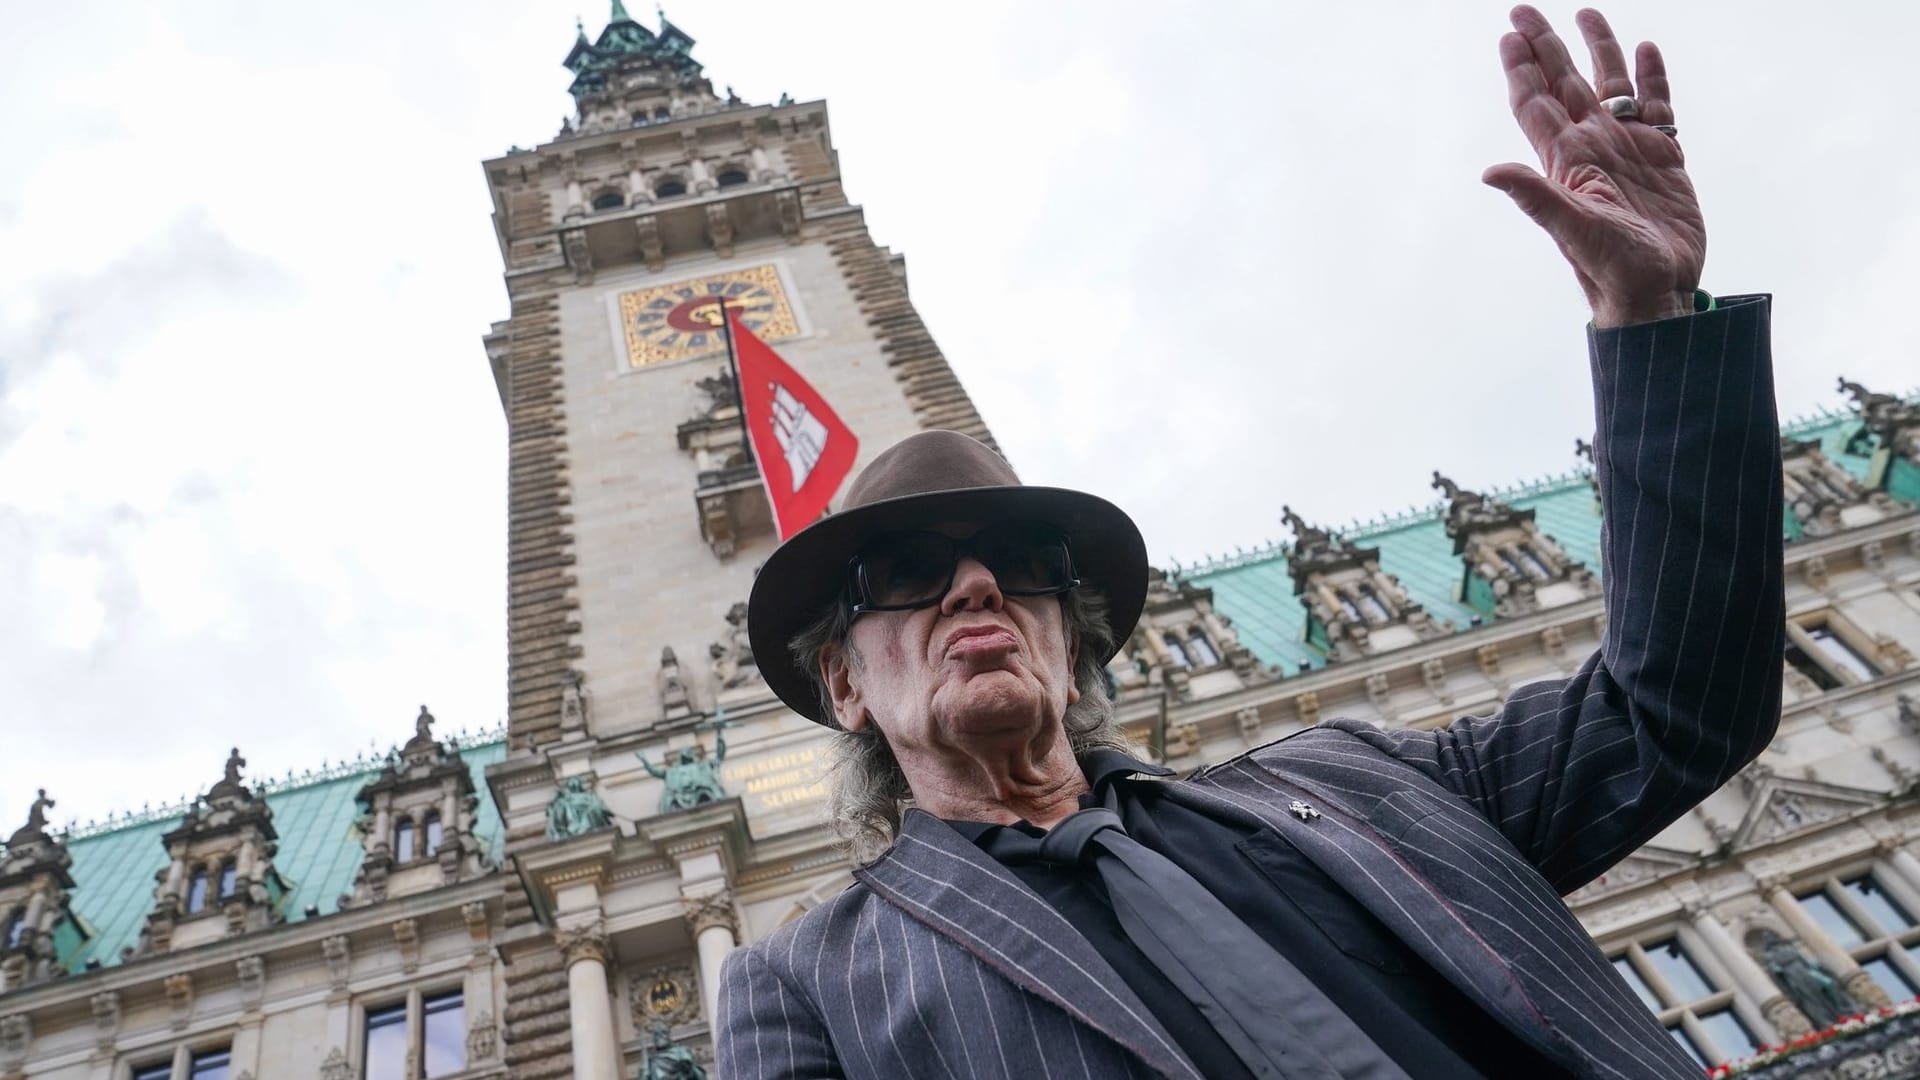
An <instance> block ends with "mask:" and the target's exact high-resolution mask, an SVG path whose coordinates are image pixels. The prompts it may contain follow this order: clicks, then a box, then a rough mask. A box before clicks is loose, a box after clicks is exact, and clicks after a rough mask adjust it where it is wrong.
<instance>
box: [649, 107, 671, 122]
mask: <svg viewBox="0 0 1920 1080" xmlns="http://www.w3.org/2000/svg"><path fill="white" fill-rule="evenodd" d="M653 119H654V122H655V123H659V122H660V121H662V120H671V119H673V110H672V109H669V108H667V107H666V106H665V105H656V106H654V109H653Z"/></svg>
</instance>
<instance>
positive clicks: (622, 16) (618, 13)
mask: <svg viewBox="0 0 1920 1080" xmlns="http://www.w3.org/2000/svg"><path fill="white" fill-rule="evenodd" d="M607 21H608V22H610V23H617V22H632V21H633V16H631V15H629V14H627V5H625V4H623V3H621V2H620V0H613V12H612V14H610V15H608V16H607Z"/></svg>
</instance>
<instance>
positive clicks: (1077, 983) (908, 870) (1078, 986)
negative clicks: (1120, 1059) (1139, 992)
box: [854, 810, 1199, 1080]
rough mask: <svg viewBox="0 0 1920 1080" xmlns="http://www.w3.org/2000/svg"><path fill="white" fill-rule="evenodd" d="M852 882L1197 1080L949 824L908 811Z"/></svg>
mask: <svg viewBox="0 0 1920 1080" xmlns="http://www.w3.org/2000/svg"><path fill="white" fill-rule="evenodd" d="M854 876H855V877H857V878H859V879H860V880H861V881H863V882H865V883H866V884H867V886H868V887H869V888H871V889H872V890H873V891H874V893H875V894H877V895H879V896H881V897H883V898H884V899H886V900H887V901H888V902H890V903H892V904H894V905H895V906H897V907H899V908H900V909H901V910H902V911H904V912H905V913H906V914H907V915H909V916H911V917H912V918H913V919H915V920H916V921H918V922H920V923H923V924H925V925H926V926H927V927H928V928H929V929H931V930H933V931H934V932H935V933H938V934H940V935H942V936H943V937H946V938H948V939H950V940H952V941H953V942H954V943H955V944H957V945H959V946H960V947H961V948H963V949H966V950H967V951H968V952H970V953H972V954H973V955H974V956H975V957H977V958H978V959H979V960H980V962H981V963H984V964H986V965H987V966H988V967H989V968H991V969H993V970H994V971H997V972H999V973H1000V974H1001V975H1003V976H1005V977H1006V978H1007V979H1009V980H1010V981H1012V982H1013V983H1015V984H1016V985H1018V986H1020V987H1023V988H1025V989H1026V990H1028V991H1030V992H1032V993H1034V994H1038V995H1039V996H1041V997H1043V998H1045V999H1047V1000H1048V1001H1051V1002H1052V1003H1053V1004H1055V1005H1057V1006H1059V1007H1060V1008H1061V1009H1064V1010H1065V1011H1066V1012H1067V1014H1068V1015H1070V1016H1073V1017H1075V1018H1077V1019H1078V1020H1080V1021H1081V1022H1082V1023H1084V1024H1086V1025H1087V1026H1089V1027H1091V1028H1093V1029H1095V1030H1097V1031H1099V1032H1100V1033H1101V1034H1103V1035H1105V1036H1107V1037H1108V1038H1110V1039H1112V1040H1113V1041H1114V1042H1117V1043H1119V1044H1120V1045H1121V1046H1124V1047H1126V1048H1127V1049H1128V1050H1131V1051H1132V1052H1133V1053H1134V1054H1136V1055H1137V1056H1138V1057H1139V1058H1140V1059H1141V1060H1142V1061H1145V1062H1146V1063H1147V1064H1148V1065H1150V1066H1152V1067H1153V1068H1155V1069H1158V1070H1159V1071H1160V1072H1162V1073H1164V1074H1166V1075H1168V1076H1174V1077H1191V1078H1193V1080H1199V1074H1198V1073H1197V1072H1195V1070H1194V1067H1193V1065H1192V1064H1191V1063H1190V1062H1188V1061H1187V1059H1186V1056H1185V1055H1184V1054H1182V1053H1181V1052H1180V1050H1179V1048H1178V1047H1177V1046H1176V1045H1175V1043H1174V1041H1173V1039H1172V1038H1171V1037H1170V1036H1169V1035H1168V1034H1167V1032H1166V1030H1165V1029H1164V1028H1162V1027H1161V1026H1160V1023H1159V1021H1157V1020H1155V1019H1154V1017H1153V1014H1152V1013H1151V1012H1149V1011H1148V1010H1147V1007H1146V1006H1145V1005H1144V1004H1142V1003H1141V1002H1140V999H1139V998H1138V997H1137V996H1135V995H1134V993H1133V991H1132V990H1130V989H1128V987H1127V986H1126V984H1125V983H1123V982H1121V981H1120V976H1119V975H1118V974H1116V973H1115V972H1114V970H1113V968H1112V967H1111V966H1109V965H1108V964H1107V962H1106V961H1105V960H1104V959H1102V958H1101V956H1100V954H1099V952H1098V951H1096V950H1095V949H1094V947H1093V946H1092V945H1091V944H1090V943H1089V942H1088V941H1087V939H1086V938H1085V937H1083V936H1081V934H1080V932H1079V931H1077V930H1075V929H1074V928H1073V925H1072V924H1071V923H1069V922H1067V920H1066V919H1065V918H1064V917H1062V916H1061V914H1060V913H1059V912H1058V911H1055V910H1054V908H1053V907H1052V905H1050V904H1048V903H1047V902H1046V901H1045V900H1042V899H1041V898H1040V897H1039V896H1037V895H1035V894H1034V892H1033V890H1031V889H1029V888H1027V887H1026V885H1025V884H1024V883H1022V882H1021V881H1020V879H1019V878H1018V877H1016V876H1015V875H1014V874H1013V872H1012V871H1010V870H1008V869H1006V868H1005V867H1003V866H1001V865H1000V864H998V863H996V862H995V861H994V860H993V859H992V858H991V857H989V856H988V855H987V854H986V853H985V852H983V851H981V850H980V849H979V848H978V847H976V846H975V845H973V844H971V843H969V842H968V841H967V839H966V838H965V837H963V836H961V835H960V834H959V833H957V832H955V831H954V830H953V829H952V828H951V827H949V826H948V825H947V823H946V822H944V821H941V820H940V819H939V818H936V817H934V816H933V815H931V814H928V813H926V812H925V811H921V810H909V811H908V812H907V815H906V818H905V820H904V821H903V822H902V823H901V829H900V838H899V840H898V841H897V842H896V843H895V844H894V846H893V848H892V850H890V851H888V852H887V854H886V855H885V856H883V857H881V859H880V860H879V861H877V862H875V863H873V864H872V865H870V866H867V867H864V868H862V869H859V870H856V871H854Z"/></svg>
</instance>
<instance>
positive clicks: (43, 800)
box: [20, 788, 54, 833]
mask: <svg viewBox="0 0 1920 1080" xmlns="http://www.w3.org/2000/svg"><path fill="white" fill-rule="evenodd" d="M53 807H54V801H53V800H52V799H49V798H47V789H46V788H41V789H40V796H39V798H36V799H34V800H33V805H32V806H31V807H28V809H27V827H26V828H24V829H22V830H20V831H21V832H27V833H44V832H46V831H47V811H48V810H51V809H53Z"/></svg>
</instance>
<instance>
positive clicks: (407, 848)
mask: <svg viewBox="0 0 1920 1080" xmlns="http://www.w3.org/2000/svg"><path fill="white" fill-rule="evenodd" d="M393 861H394V862H403V863H404V862H412V861H413V819H412V818H401V819H400V824H398V825H396V826H394V829H393Z"/></svg>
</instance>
